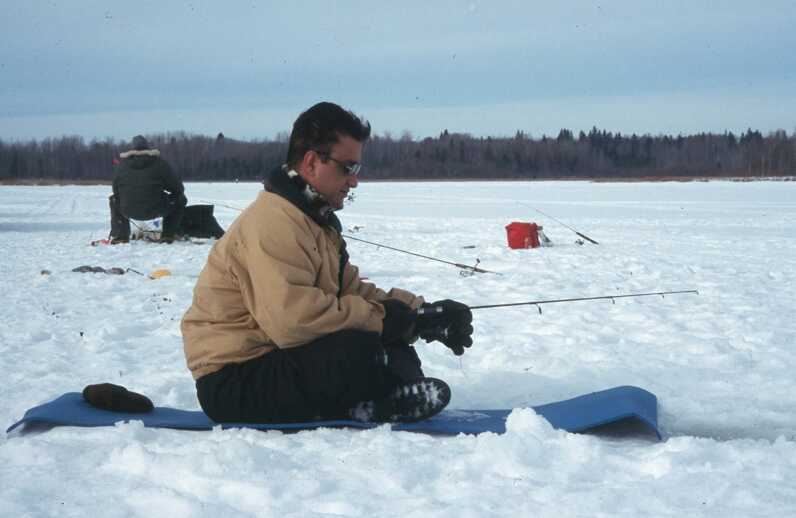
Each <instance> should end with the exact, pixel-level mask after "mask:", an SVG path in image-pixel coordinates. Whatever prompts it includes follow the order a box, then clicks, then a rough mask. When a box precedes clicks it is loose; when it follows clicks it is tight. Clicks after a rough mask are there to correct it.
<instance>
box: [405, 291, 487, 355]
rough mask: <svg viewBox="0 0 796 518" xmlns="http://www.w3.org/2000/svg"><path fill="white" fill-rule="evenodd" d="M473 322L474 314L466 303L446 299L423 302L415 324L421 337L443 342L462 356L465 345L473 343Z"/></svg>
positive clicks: (429, 340) (427, 340)
mask: <svg viewBox="0 0 796 518" xmlns="http://www.w3.org/2000/svg"><path fill="white" fill-rule="evenodd" d="M472 322H473V314H472V313H471V312H470V308H469V307H467V305H466V304H462V303H461V302H456V301H455V300H449V299H445V300H438V301H437V302H434V303H433V304H423V305H422V306H421V308H420V310H418V316H417V323H416V324H415V325H416V328H417V333H418V334H419V335H420V338H422V339H423V340H425V341H426V342H432V341H434V340H437V341H439V342H442V343H443V344H445V345H446V346H447V347H448V348H449V349H450V350H452V351H453V354H455V355H456V356H461V355H462V354H464V348H465V347H470V346H471V345H473V339H472V334H473V326H472Z"/></svg>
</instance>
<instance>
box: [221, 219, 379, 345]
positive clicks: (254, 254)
mask: <svg viewBox="0 0 796 518" xmlns="http://www.w3.org/2000/svg"><path fill="white" fill-rule="evenodd" d="M271 215H272V218H271V220H269V222H268V223H269V224H268V231H257V232H256V235H257V236H258V237H257V239H251V240H246V241H245V242H244V240H239V241H238V242H237V243H236V246H237V247H239V250H238V253H236V255H237V256H238V257H240V258H241V261H242V263H243V264H241V265H240V268H237V269H236V270H237V272H238V283H239V285H240V288H241V293H242V294H243V299H244V304H245V305H246V306H247V309H248V311H249V312H250V313H251V314H252V315H253V317H254V319H255V320H256V322H257V324H258V325H259V326H260V327H261V328H262V329H263V331H264V332H265V333H266V334H267V335H268V336H269V337H270V338H271V340H272V341H273V342H274V343H275V344H276V345H277V346H279V347H283V348H284V347H295V346H299V345H303V344H306V343H307V342H310V341H312V340H315V339H317V338H320V337H322V336H324V335H327V334H329V333H333V332H335V331H340V330H343V329H361V330H365V331H374V332H379V333H380V332H381V330H382V320H383V318H384V308H383V306H382V305H381V304H377V303H375V302H370V301H368V300H366V299H365V298H364V297H362V296H360V295H354V294H352V296H341V297H340V298H339V299H338V297H337V293H327V292H325V291H324V290H323V289H321V288H319V287H317V286H315V283H316V278H317V277H318V272H319V270H320V268H321V267H322V255H321V252H320V251H319V250H318V246H317V244H318V243H317V241H316V236H315V235H314V234H313V228H312V227H311V225H310V224H309V223H307V222H306V221H302V220H301V219H300V217H299V219H293V217H291V216H290V215H288V214H286V213H285V212H275V213H272V214H271ZM248 235H249V236H251V235H252V233H248ZM327 267H328V265H327ZM233 273H234V272H233Z"/></svg>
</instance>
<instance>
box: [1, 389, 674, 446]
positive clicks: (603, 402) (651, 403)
mask: <svg viewBox="0 0 796 518" xmlns="http://www.w3.org/2000/svg"><path fill="white" fill-rule="evenodd" d="M532 408H533V409H534V411H535V412H536V413H537V414H539V415H541V416H542V417H544V418H545V419H547V420H548V421H549V422H550V424H551V425H553V427H555V428H559V429H562V430H566V431H568V432H585V431H588V430H591V429H594V428H596V427H599V426H603V425H609V424H612V423H621V422H634V423H639V422H640V423H642V424H644V425H646V426H647V427H649V429H651V430H652V431H653V432H654V433H655V435H657V437H658V438H659V439H660V438H661V434H660V432H659V430H658V400H657V398H656V397H655V395H654V394H652V393H650V392H647V391H646V390H644V389H641V388H638V387H631V386H622V387H614V388H611V389H607V390H602V391H599V392H592V393H591V394H585V395H583V396H578V397H575V398H572V399H567V400H565V401H556V402H554V403H548V404H546V405H540V406H534V407H532ZM510 413H511V410H508V409H503V410H445V411H443V412H442V413H440V414H438V415H436V416H434V417H433V418H431V419H426V420H425V421H420V422H417V423H396V424H392V425H391V426H392V429H393V430H395V431H409V432H420V433H428V434H442V435H456V434H459V433H465V434H478V433H482V432H494V433H504V432H505V431H506V418H507V417H508V415H509V414H510ZM125 421H142V422H143V423H144V426H147V427H152V428H174V429H180V430H209V429H211V428H213V427H215V426H221V427H222V428H255V429H258V430H312V429H315V428H360V429H367V428H373V427H376V426H381V425H380V424H377V423H360V422H357V421H349V420H335V421H312V422H307V423H280V424H257V423H223V424H218V423H215V422H213V421H211V420H210V418H209V417H207V415H205V414H204V412H201V411H196V410H179V409H175V408H168V407H155V409H154V410H153V411H152V412H148V413H145V414H129V413H123V412H110V411H107V410H100V409H98V408H95V407H93V406H91V405H89V404H88V403H87V402H86V401H85V400H84V399H83V396H82V395H81V394H80V393H79V392H67V393H66V394H63V395H62V396H60V397H58V398H56V399H54V400H53V401H50V402H49V403H45V404H43V405H39V406H36V407H33V408H31V409H30V410H28V411H27V412H25V415H24V416H23V417H22V419H20V420H19V421H17V422H16V423H14V424H13V425H11V426H10V427H9V428H8V429H7V430H6V433H8V432H11V431H12V430H14V429H15V428H17V427H18V426H21V425H23V424H27V423H30V424H34V423H39V424H45V425H52V426H59V425H64V426H112V425H114V424H115V423H118V422H125Z"/></svg>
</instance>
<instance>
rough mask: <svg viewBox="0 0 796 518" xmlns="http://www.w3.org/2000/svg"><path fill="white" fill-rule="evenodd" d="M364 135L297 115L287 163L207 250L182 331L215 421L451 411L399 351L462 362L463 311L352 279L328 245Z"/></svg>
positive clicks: (320, 117) (467, 329) (436, 384)
mask: <svg viewBox="0 0 796 518" xmlns="http://www.w3.org/2000/svg"><path fill="white" fill-rule="evenodd" d="M369 136H370V124H369V123H368V122H366V121H364V120H362V119H360V118H359V117H357V116H356V115H355V114H353V113H352V112H350V111H347V110H344V109H343V108H341V107H340V106H338V105H336V104H333V103H329V102H322V103H319V104H316V105H314V106H312V107H311V108H309V109H308V110H306V111H305V112H303V113H302V114H301V115H300V116H299V117H298V119H297V120H296V121H295V123H294V125H293V130H292V133H291V135H290V141H289V144H288V153H287V162H286V164H285V165H283V166H281V167H279V168H276V169H275V170H274V171H273V172H272V173H271V174H270V176H269V178H268V179H267V181H266V182H265V183H266V185H265V190H264V191H263V192H261V193H260V194H259V195H258V197H257V198H256V199H255V201H254V202H253V203H252V204H251V205H250V206H249V207H248V208H246V209H245V210H244V211H243V212H242V213H241V215H240V216H239V217H238V218H237V220H235V222H234V223H233V224H232V225H231V226H230V228H229V229H228V230H227V232H226V234H225V235H224V237H223V238H221V239H220V240H219V241H218V242H217V243H216V244H215V245H214V246H213V248H212V250H211V251H210V254H209V256H208V258H207V264H206V265H205V267H204V269H203V270H202V272H201V274H200V276H199V279H198V281H197V283H196V287H195V289H194V294H193V301H192V304H191V306H190V308H189V309H188V311H187V312H186V313H185V316H184V317H183V319H182V323H181V330H182V335H183V344H184V351H185V356H186V362H187V365H188V368H189V370H190V371H191V373H192V375H193V378H194V379H195V381H196V389H197V396H198V399H199V403H200V405H201V407H202V409H203V410H204V411H205V413H206V414H207V415H208V416H209V417H210V418H211V419H213V420H214V421H216V422H262V423H268V422H271V423H273V422H305V421H313V420H319V419H356V420H360V421H370V422H405V421H417V420H420V419H425V418H428V417H431V416H433V415H435V414H436V413H438V412H439V411H441V410H442V409H443V408H444V407H445V406H446V405H447V404H448V402H449V401H450V388H449V387H448V385H447V384H446V383H445V382H443V381H442V380H439V379H436V378H429V377H425V375H424V373H423V370H422V368H421V361H420V359H419V357H418V354H417V352H416V350H415V348H414V347H413V346H412V343H413V342H415V341H416V339H417V338H418V337H421V338H424V339H425V340H426V341H427V342H431V341H435V340H436V341H440V342H442V343H443V344H444V345H446V346H447V347H449V348H450V349H451V350H452V351H453V352H454V353H455V354H457V355H461V354H463V353H464V349H465V348H466V347H470V346H471V345H472V338H471V335H472V333H473V327H472V325H471V324H472V314H471V313H470V310H469V308H468V307H467V306H466V305H465V304H462V303H460V302H456V301H453V300H442V301H438V302H435V303H433V304H429V303H426V302H425V300H424V299H423V298H422V297H420V296H417V295H414V294H412V293H410V292H408V291H405V290H402V289H398V288H393V289H391V290H390V291H388V292H385V291H383V290H381V289H379V288H377V287H376V286H375V285H373V284H371V283H368V282H364V281H363V280H362V279H361V278H360V276H359V270H358V268H357V267H356V266H354V265H353V264H351V262H349V256H348V253H347V251H346V243H345V241H344V240H343V238H342V236H341V228H342V227H341V223H340V221H339V219H338V218H337V216H336V214H335V212H336V211H339V210H340V209H342V208H343V202H344V200H345V199H346V197H347V196H348V195H349V193H350V191H351V189H354V188H356V187H357V184H358V183H359V177H358V175H359V174H360V172H361V170H362V151H363V145H364V143H365V142H366V141H367V140H368V138H369Z"/></svg>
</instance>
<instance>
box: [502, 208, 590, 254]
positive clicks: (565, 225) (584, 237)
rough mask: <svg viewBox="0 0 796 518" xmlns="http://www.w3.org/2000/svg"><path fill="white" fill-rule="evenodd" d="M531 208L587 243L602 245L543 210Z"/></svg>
mask: <svg viewBox="0 0 796 518" xmlns="http://www.w3.org/2000/svg"><path fill="white" fill-rule="evenodd" d="M517 203H519V204H520V205H525V204H524V203H522V202H517ZM525 206H526V207H530V205H525ZM531 208H532V209H533V210H535V211H536V212H538V213H539V214H541V215H542V216H544V217H546V218H550V219H552V220H553V221H555V222H556V223H558V224H559V225H562V226H564V227H566V228H568V229H569V230H571V231H572V232H574V233H576V234H577V235H579V236H580V237H582V238H583V239H585V240H586V241H588V242H590V243H594V244H595V245H599V244H600V243H598V242H597V241H595V240H594V239H592V238H590V237H589V236H587V235H585V234H581V233H580V232H578V231H577V230H575V229H574V228H572V227H570V226H569V225H567V224H566V223H564V222H562V221H559V220H557V219H556V218H554V217H553V216H551V215H549V214H545V213H544V212H542V211H541V210H539V209H537V208H536V207H531Z"/></svg>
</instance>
